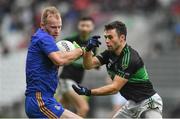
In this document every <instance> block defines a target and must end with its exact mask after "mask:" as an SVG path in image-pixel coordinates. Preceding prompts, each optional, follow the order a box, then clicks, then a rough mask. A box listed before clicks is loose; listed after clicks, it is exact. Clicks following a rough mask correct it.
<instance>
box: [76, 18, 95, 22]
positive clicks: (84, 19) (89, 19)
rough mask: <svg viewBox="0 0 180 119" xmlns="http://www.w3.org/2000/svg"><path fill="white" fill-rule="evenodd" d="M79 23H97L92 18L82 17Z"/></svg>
mask: <svg viewBox="0 0 180 119" xmlns="http://www.w3.org/2000/svg"><path fill="white" fill-rule="evenodd" d="M79 21H92V22H93V23H95V22H94V19H93V18H92V17H81V18H80V20H79Z"/></svg>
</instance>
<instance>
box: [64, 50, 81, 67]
mask: <svg viewBox="0 0 180 119" xmlns="http://www.w3.org/2000/svg"><path fill="white" fill-rule="evenodd" d="M82 54H83V51H82V49H81V48H77V49H75V50H73V51H71V52H65V53H63V54H62V55H61V64H62V65H66V64H69V63H71V62H73V61H74V60H76V59H77V58H79V57H80V56H81V55H82Z"/></svg>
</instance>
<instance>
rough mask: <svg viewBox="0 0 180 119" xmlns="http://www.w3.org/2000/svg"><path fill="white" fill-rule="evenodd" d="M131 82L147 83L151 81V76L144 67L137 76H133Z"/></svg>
mask: <svg viewBox="0 0 180 119" xmlns="http://www.w3.org/2000/svg"><path fill="white" fill-rule="evenodd" d="M129 81H130V82H137V83H138V82H147V81H149V76H148V73H147V71H146V68H145V66H143V67H142V68H140V69H139V70H138V71H137V72H136V73H135V74H133V75H132V76H131V77H130V79H129Z"/></svg>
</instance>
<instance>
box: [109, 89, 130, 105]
mask: <svg viewBox="0 0 180 119" xmlns="http://www.w3.org/2000/svg"><path fill="white" fill-rule="evenodd" d="M126 101H127V100H126V99H125V98H124V97H123V96H122V95H121V94H120V93H119V92H118V93H116V94H114V95H112V104H113V105H121V106H123V105H124V104H125V103H126Z"/></svg>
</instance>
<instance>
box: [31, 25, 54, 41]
mask: <svg viewBox="0 0 180 119" xmlns="http://www.w3.org/2000/svg"><path fill="white" fill-rule="evenodd" d="M33 36H34V37H35V38H36V39H37V40H40V41H41V40H53V39H54V38H53V36H51V35H50V34H48V33H47V32H46V31H44V30H42V29H40V28H39V29H38V30H37V31H36V32H35V33H34V35H33Z"/></svg>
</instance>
